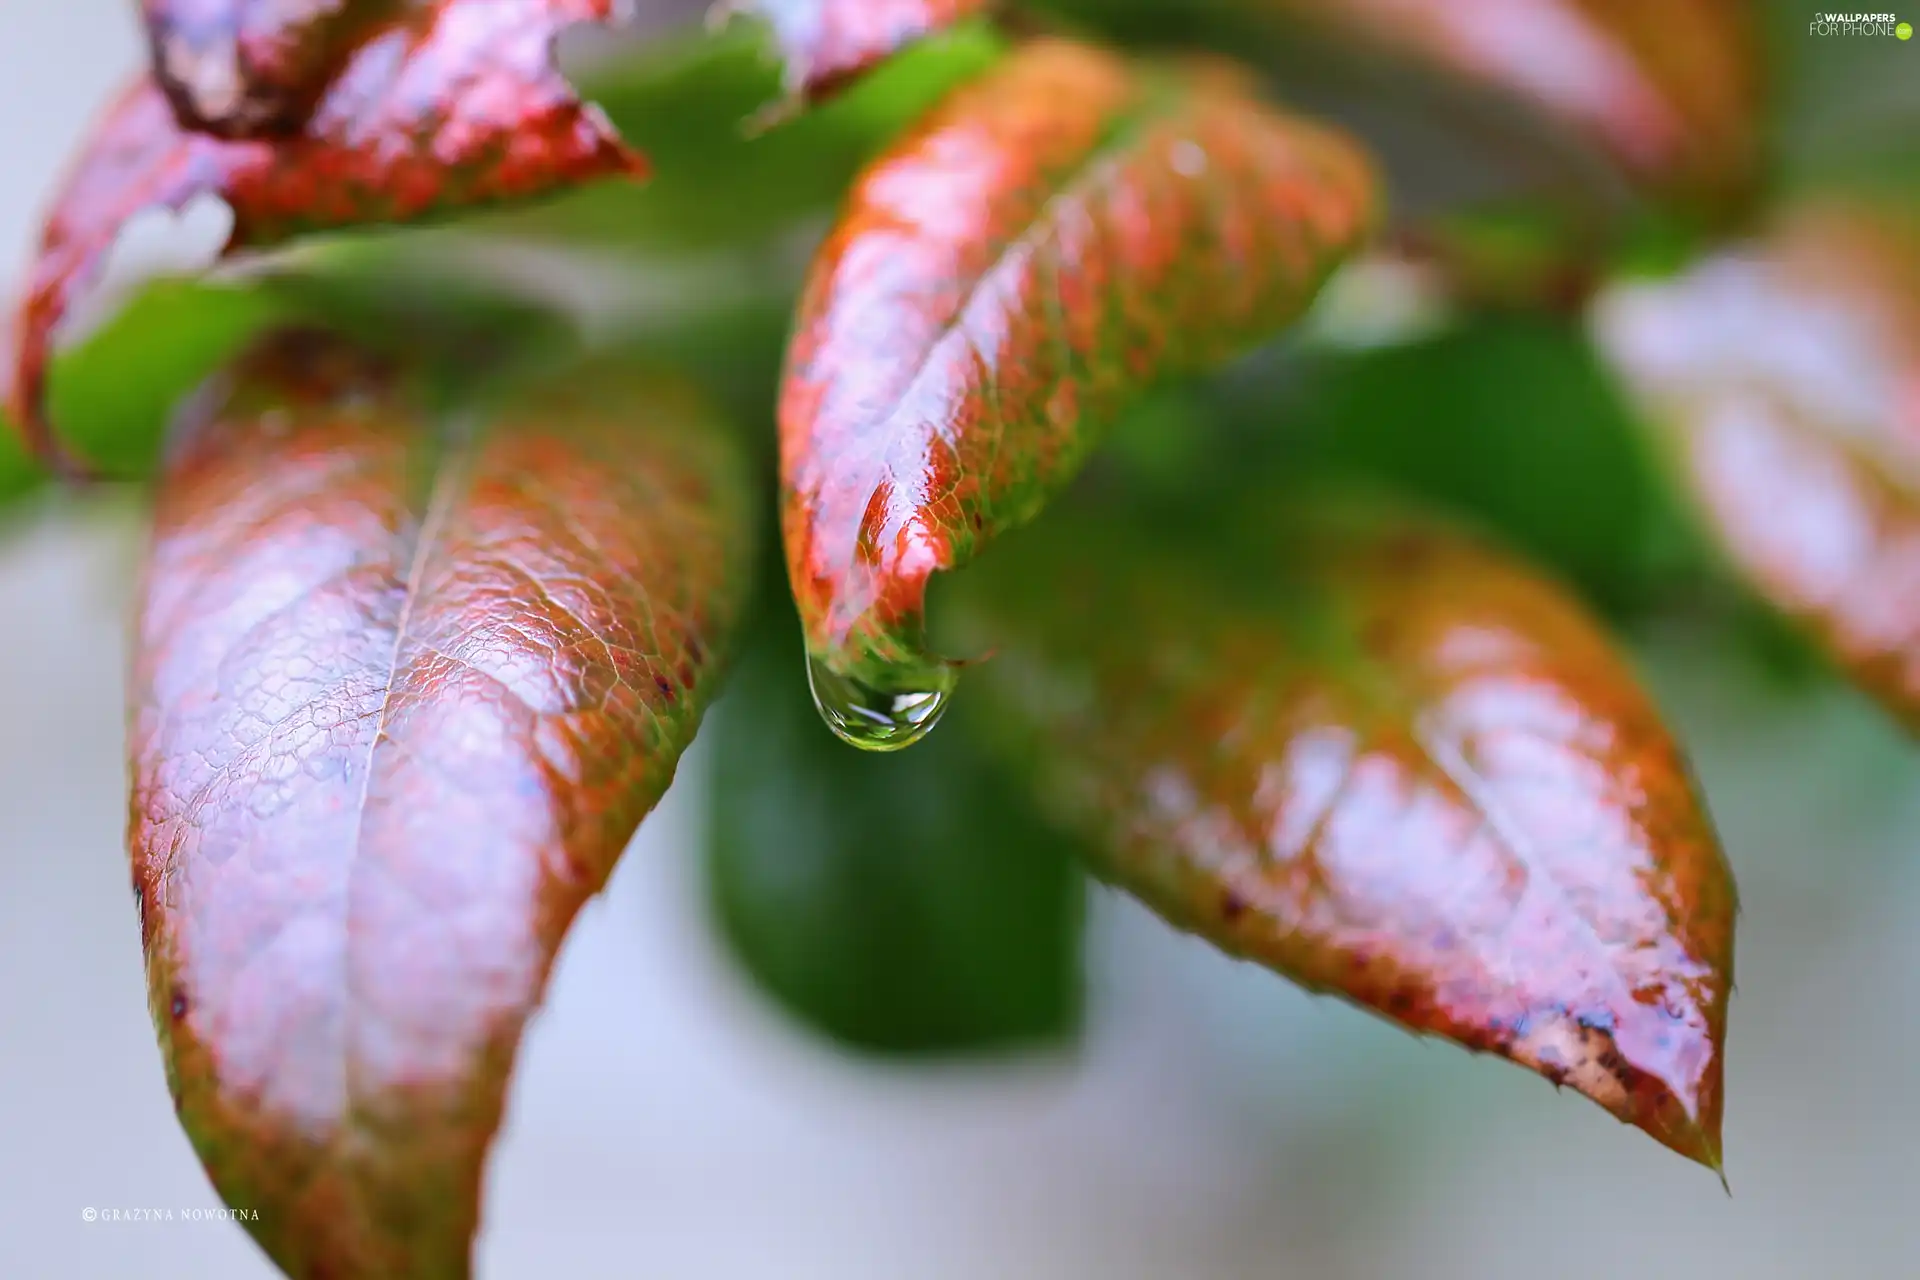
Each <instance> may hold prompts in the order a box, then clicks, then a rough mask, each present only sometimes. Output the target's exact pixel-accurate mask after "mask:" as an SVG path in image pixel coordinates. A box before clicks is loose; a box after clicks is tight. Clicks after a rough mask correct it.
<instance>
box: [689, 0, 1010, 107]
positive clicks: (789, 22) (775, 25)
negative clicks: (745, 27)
mask: <svg viewBox="0 0 1920 1280" xmlns="http://www.w3.org/2000/svg"><path fill="white" fill-rule="evenodd" d="M991 3H992V0H719V3H718V4H717V5H716V6H715V7H714V10H713V13H714V20H715V22H721V21H724V20H726V19H728V18H730V17H732V16H733V15H735V14H746V15H751V16H753V17H757V18H760V19H763V20H764V21H765V22H766V24H767V25H768V26H769V27H771V28H772V30H773V36H774V41H775V43H776V44H777V45H778V46H779V50H780V58H781V61H782V62H783V63H785V65H786V74H785V79H786V86H787V92H788V93H789V94H790V95H791V96H792V97H794V98H796V99H800V100H806V99H813V98H819V97H823V96H825V95H826V94H828V93H831V92H832V91H833V90H835V89H837V88H839V87H841V86H843V85H845V84H846V83H847V82H848V81H850V80H853V79H854V78H856V77H858V76H859V75H861V74H862V73H863V72H866V71H868V70H871V69H872V68H873V67H874V66H875V65H876V64H878V63H880V62H883V61H885V60H886V59H888V58H890V57H892V56H893V55H894V54H896V53H898V52H900V51H901V50H902V49H904V48H906V47H907V46H908V45H910V44H912V43H913V42H914V41H916V40H922V39H925V38H926V37H927V36H929V35H932V34H934V33H936V32H939V31H943V30H945V29H947V28H948V27H951V26H953V25H954V24H956V23H958V22H960V21H962V20H963V19H966V18H971V17H973V16H975V15H976V14H980V13H984V12H986V10H987V9H988V8H989V7H990V5H991Z"/></svg>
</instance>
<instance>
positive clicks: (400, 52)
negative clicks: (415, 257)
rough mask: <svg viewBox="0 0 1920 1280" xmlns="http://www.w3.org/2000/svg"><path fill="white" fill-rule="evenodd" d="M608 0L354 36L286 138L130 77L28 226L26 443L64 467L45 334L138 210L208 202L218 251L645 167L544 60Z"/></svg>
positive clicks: (492, 0) (20, 371)
mask: <svg viewBox="0 0 1920 1280" xmlns="http://www.w3.org/2000/svg"><path fill="white" fill-rule="evenodd" d="M612 8H613V0H488V2H487V3H478V4H476V3H460V2H458V0H443V2H442V3H438V4H433V5H429V6H427V7H425V8H423V9H422V10H420V12H419V13H418V15H417V16H416V17H415V18H414V19H413V20H412V21H411V22H410V23H408V24H406V25H404V26H397V27H394V28H391V29H389V30H386V31H384V32H382V33H381V34H380V35H379V36H378V38H376V39H374V40H372V41H370V42H368V43H367V44H365V45H364V46H362V47H361V49H360V51H359V52H358V53H357V54H356V55H355V56H354V57H353V58H352V59H351V60H350V61H349V62H348V63H347V65H346V67H345V68H344V69H343V70H342V72H341V74H340V75H339V77H338V78H337V79H336V80H335V81H334V82H333V83H332V85H331V86H330V87H329V89H328V90H327V92H326V94H325V95H324V96H323V97H322V98H321V100H320V103H319V106H318V108H317V109H316V111H315V112H314V114H313V116H312V118H311V119H310V120H309V121H308V122H307V124H306V126H305V127H304V128H303V129H302V130H301V131H300V133H299V134H298V135H296V136H293V137H289V138H285V139H279V140H273V141H261V140H253V141H225V140H222V139H219V138H215V137H212V136H210V135H207V134H201V133H191V132H186V131H183V130H182V129H181V128H180V126H179V124H178V122H177V121H176V120H175V119H174V115H173V110H172V108H171V106H170V105H169V104H168V102H167V100H166V97H165V95H164V94H163V93H162V92H161V91H160V89H159V88H158V87H157V86H156V85H155V84H154V83H153V82H152V81H150V80H144V79H143V80H141V81H139V82H138V83H136V84H135V85H134V86H133V87H132V88H131V89H129V90H128V91H127V92H126V93H125V94H123V95H122V97H121V98H120V100H119V101H118V102H117V103H116V104H115V105H114V106H113V107H112V108H111V109H110V110H109V111H108V112H107V114H106V116H105V117H104V118H103V119H102V120H101V121H100V123H99V124H98V126H97V127H96V129H95V131H94V134H93V137H92V139H91V141H90V142H89V143H88V144H87V145H86V147H85V148H84V149H83V151H82V154H81V157H80V160H79V163H78V165H77V166H76V168H75V169H74V171H73V172H72V174H71V175H70V176H69V178H68V180H67V183H66V186H65V187H64V188H63V189H62V190H61V191H60V192H59V194H58V195H57V197H56V199H55V201H54V205H53V213H52V215H51V216H50V218H49V219H48V222H47V225H46V228H45V230H44V232H43V233H42V239H41V244H40V252H39V258H38V261H37V262H36V263H35V265H34V269H33V272H32V275H31V277H30V279H29V282H28V292H27V296H26V300H25V302H24V303H23V304H22V307H21V312H20V320H19V332H18V334H17V335H16V336H17V341H18V343H19V349H18V354H17V367H16V374H15V383H14V394H13V401H12V409H13V416H14V419H15V421H16V423H17V424H18V425H19V426H20V428H21V429H22V430H23V431H24V432H26V435H27V440H28V443H29V445H30V446H31V447H32V448H33V449H34V451H35V452H37V453H40V454H42V455H46V456H49V457H52V458H54V459H55V460H56V461H60V462H63V463H66V464H68V466H69V468H70V469H79V467H78V465H77V463H76V462H75V461H74V460H73V459H71V458H69V457H68V456H67V455H66V454H65V453H64V452H63V451H62V450H61V449H60V448H59V447H58V443H57V440H56V437H55V435H54V432H53V428H52V427H51V425H50V424H49V423H48V422H47V420H46V415H45V412H44V405H43V396H44V382H45V366H46V360H47V353H48V349H49V345H50V342H51V338H52V334H53V330H54V328H55V326H56V325H58V324H59V323H60V320H61V318H62V317H63V316H64V315H65V314H66V313H67V311H68V309H69V308H70V306H71V305H72V304H73V302H74V301H75V299H76V298H77V296H78V295H79V293H80V292H81V291H82V290H83V289H85V288H86V287H87V285H88V284H90V283H91V282H92V280H93V278H94V277H95V275H97V274H98V271H99V268H100V266H101V264H102V262H103V261H104V259H105V256H106V254H107V252H108V250H109V249H111V248H112V246H113V242H114V240H115V238H116V237H117V236H118V235H119V233H120V230H121V228H122V227H123V226H125V225H126V223H127V221H128V220H129V219H130V218H131V217H133V215H134V214H136V213H138V212H140V211H141V210H143V209H146V208H149V207H153V206H160V207H165V208H169V209H176V210H177V209H181V208H184V207H185V206H186V205H187V204H188V203H190V202H191V201H193V200H194V199H195V198H196V197H201V196H217V197H219V198H220V199H222V200H224V201H226V203H227V204H228V205H229V206H231V208H232V210H233V219H234V222H233V232H232V235H231V237H230V238H229V240H228V243H227V246H226V249H227V251H228V252H232V251H234V250H237V249H242V248H248V247H255V246H261V245H268V244H273V243H275V242H277V241H281V240H285V239H287V238H288V237H290V236H293V235H297V234H300V233H303V232H309V231H317V230H323V229H328V228H336V227H346V226H354V225H358V224H364V223H375V222H407V221H413V220H417V219H420V218H425V217H429V216H432V215H436V214H443V213H447V212H450V211H453V210H457V209H462V208H469V207H474V206H479V205H486V204H492V203H497V202H501V201H508V200H517V199H526V198H530V197H533V196H538V195H542V194H546V193H549V192H553V191H556V190H560V189H563V188H566V187H569V186H573V185H576V184H579V183H583V182H587V181H590V180H593V179H595V178H603V177H610V176H614V175H624V176H628V177H637V176H639V175H640V174H641V173H643V172H644V164H643V162H642V161H641V159H640V157H639V156H638V155H637V154H636V153H634V152H633V151H631V150H629V149H628V148H627V147H626V146H625V145H624V144H622V143H621V141H620V140H619V138H618V137H617V136H615V135H614V133H613V132H612V131H611V129H610V128H608V127H607V126H606V125H605V123H604V121H603V120H602V118H601V116H600V114H599V113H598V112H597V111H595V110H594V109H593V108H591V107H588V106H586V105H584V104H583V103H581V101H580V100H579V99H578V98H577V97H576V96H575V94H574V92H573V90H572V88H571V87H569V86H568V84H567V82H566V81H565V80H564V79H562V78H561V76H560V74H559V73H558V72H557V71H556V70H555V69H554V68H553V65H552V47H551V46H552V44H553V40H554V37H555V36H556V35H557V34H558V33H559V32H560V31H561V30H562V29H564V28H566V27H567V26H570V25H572V24H574V23H577V22H584V21H599V20H604V19H606V18H607V17H608V16H609V14H610V12H611V10H612Z"/></svg>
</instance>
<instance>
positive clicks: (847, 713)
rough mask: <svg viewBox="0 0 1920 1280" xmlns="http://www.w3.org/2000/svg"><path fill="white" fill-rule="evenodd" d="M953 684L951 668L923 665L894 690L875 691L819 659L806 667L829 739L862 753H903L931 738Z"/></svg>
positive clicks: (890, 687) (878, 687) (880, 688)
mask: <svg viewBox="0 0 1920 1280" xmlns="http://www.w3.org/2000/svg"><path fill="white" fill-rule="evenodd" d="M957 679H958V677H957V676H956V675H955V673H954V670H953V668H952V667H950V666H947V665H946V664H944V663H928V664H926V665H925V666H917V667H914V668H912V669H911V678H910V679H907V680H905V681H903V682H901V683H900V684H897V685H895V684H890V685H886V686H881V685H875V684H870V683H868V682H867V681H865V680H859V679H855V678H854V677H852V676H844V675H841V674H840V673H839V672H837V671H834V670H833V669H832V668H830V667H828V666H827V664H826V663H825V662H823V661H822V660H820V659H819V658H810V659H808V661H807V680H808V683H810V684H811V685H812V686H813V704H814V705H815V706H816V707H818V708H820V718H821V719H822V720H825V721H826V722H827V727H828V728H829V729H831V730H833V732H834V736H835V737H837V738H839V739H840V740H841V741H842V742H845V743H847V744H849V745H851V746H855V747H859V748H860V749H861V750H862V751H903V750H905V749H906V748H908V747H910V746H912V745H913V744H914V743H916V742H918V741H920V739H922V738H924V737H926V736H927V735H928V734H929V733H932V732H933V726H934V725H936V724H938V723H940V716H941V715H942V713H944V712H945V711H946V709H947V703H948V702H949V701H950V700H951V699H952V697H953V686H954V684H955V683H956V682H957Z"/></svg>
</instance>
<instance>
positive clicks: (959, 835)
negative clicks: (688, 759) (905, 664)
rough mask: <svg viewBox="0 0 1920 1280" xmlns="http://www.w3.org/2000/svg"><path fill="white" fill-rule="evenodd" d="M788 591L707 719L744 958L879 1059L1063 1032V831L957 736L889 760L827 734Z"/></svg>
mask: <svg viewBox="0 0 1920 1280" xmlns="http://www.w3.org/2000/svg"><path fill="white" fill-rule="evenodd" d="M798 634H799V631H798V624H797V621H796V619H795V618H794V616H793V611H792V605H791V603H790V602H786V601H782V602H780V607H779V608H778V609H777V610H774V611H770V616H769V617H768V618H766V619H763V621H762V623H761V625H760V628H759V641H758V643H757V644H756V645H755V646H754V648H753V650H752V652H751V656H750V657H749V658H748V659H747V660H746V662H745V663H744V664H743V669H742V670H741V671H740V672H739V673H737V674H736V675H735V677H734V678H733V680H732V681H731V683H730V685H729V690H728V695H727V697H726V699H725V700H723V701H722V702H721V704H720V707H719V709H718V710H717V711H716V713H715V716H714V719H715V722H716V723H715V725H714V728H713V732H714V733H716V734H717V735H718V736H717V738H716V739H715V742H716V743H717V746H716V753H715V760H716V767H715V776H714V780H713V786H712V792H711V794H712V797H713V816H712V822H713V834H712V837H711V843H710V845H709V847H708V855H707V868H708V877H709V891H710V895H711V901H712V904H713V910H714V914H715V918H716V920H717V921H718V923H719V925H720V927H721V929H722V931H723V932H724V934H725V936H726V937H727V939H728V941H729V942H730V943H731V944H732V949H733V952H734V954H735V956H736V957H737V958H738V960H739V961H740V962H741V964H743V965H744V966H745V967H746V969H747V970H748V972H749V973H750V974H751V975H752V976H753V977H754V978H755V979H756V980H757V981H758V982H759V983H760V985H761V986H762V987H763V988H764V989H765V990H766V991H767V992H768V993H769V994H770V995H772V996H773V997H774V998H775V999H777V1000H778V1001H779V1002H780V1003H781V1005H783V1006H784V1007H785V1008H786V1009H788V1010H789V1011H790V1012H791V1013H792V1014H793V1015H794V1016H796V1017H797V1018H799V1019H800V1020H801V1021H803V1022H805V1023H806V1024H808V1025H809V1026H812V1027H814V1028H815V1029H817V1030H819V1031H821V1032H823V1033H825V1034H826V1035H829V1036H832V1037H834V1038H835V1039H838V1040H840V1041H842V1042H844V1043H846V1044H848V1045H850V1046H853V1047H855V1048H858V1049H864V1050H869V1051H875V1052H881V1053H899V1054H925V1053H954V1052H984V1051H997V1050H1006V1049H1011V1048H1018V1047H1023V1046H1027V1045H1031V1044H1034V1043H1036V1042H1043V1041H1047V1040H1053V1039H1058V1038H1061V1037H1063V1036H1065V1035H1067V1034H1069V1033H1071V1032H1072V1031H1073V1030H1074V1029H1075V1027H1076V1025H1077V1023H1078V1021H1079V1015H1080V998H1081V988H1080V981H1081V974H1080V931H1081V917H1082V909H1083V898H1084V887H1083V883H1082V877H1081V875H1080V873H1079V871H1078V869H1077V867H1076V866H1075V865H1074V864H1073V862H1072V861H1071V860H1070V859H1069V858H1068V857H1067V856H1066V854H1067V850H1068V847H1069V846H1068V843H1067V842H1066V841H1065V840H1063V839H1062V838H1061V837H1060V836H1058V835H1056V834H1055V833H1053V832H1052V831H1050V830H1048V829H1047V828H1046V827H1044V826H1043V825H1041V823H1040V821H1039V819H1038V817H1037V816H1036V815H1035V814H1034V813H1033V811H1032V802H1031V801H1030V800H1029V799H1028V797H1027V796H1026V795H1025V794H1024V793H1023V792H1022V790H1021V789H1020V788H1018V787H1016V786H1013V785H1010V783H1009V780H1008V779H1007V778H1005V777H1004V776H1002V775H1001V774H1000V773H999V772H998V771H997V770H996V769H995V768H994V767H993V766H992V765H991V764H990V763H989V762H988V761H986V760H984V759H982V758H981V757H980V756H979V755H978V754H977V752H976V751H975V750H973V749H971V744H970V743H969V742H968V740H967V739H966V738H964V737H961V736H949V735H941V736H940V737H939V738H938V739H937V740H936V741H934V742H930V743H929V744H928V745H927V746H926V747H925V748H924V749H923V750H920V751H914V752H910V753H907V754H906V755H903V756H887V757H878V756H872V755H868V754H866V753H864V752H857V751H848V750H846V749H845V748H844V747H842V746H840V745H839V744H838V743H836V742H835V741H834V740H833V738H832V737H831V736H830V735H829V734H828V733H827V731H826V730H825V729H824V728H822V727H821V725H820V718H819V716H817V715H815V714H814V710H813V707H812V704H811V703H810V702H809V701H808V699H807V695H806V692H805V690H804V688H803V687H802V686H801V684H800V683H799V682H798V681H797V680H796V679H795V677H796V676H798V675H799V673H800V670H801V664H802V662H803V660H804V654H803V652H802V650H801V648H800V645H799V644H798V642H797V637H798Z"/></svg>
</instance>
